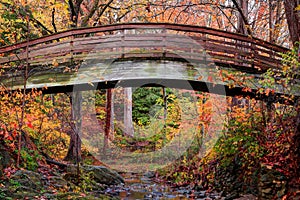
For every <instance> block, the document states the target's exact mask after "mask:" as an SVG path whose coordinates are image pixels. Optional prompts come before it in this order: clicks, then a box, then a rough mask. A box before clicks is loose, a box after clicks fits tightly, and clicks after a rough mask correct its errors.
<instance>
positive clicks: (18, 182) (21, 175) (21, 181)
mask: <svg viewBox="0 0 300 200" xmlns="http://www.w3.org/2000/svg"><path fill="white" fill-rule="evenodd" d="M41 180H42V176H41V175H40V174H38V173H36V172H33V171H29V170H18V171H17V172H16V173H15V174H13V175H12V176H11V177H10V184H11V185H15V186H26V187H29V188H31V189H34V190H40V189H42V187H43V184H42V182H41Z"/></svg>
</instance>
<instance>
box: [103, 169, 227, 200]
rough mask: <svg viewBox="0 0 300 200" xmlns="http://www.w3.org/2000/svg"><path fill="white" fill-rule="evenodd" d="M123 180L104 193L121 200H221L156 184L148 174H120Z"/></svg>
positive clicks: (217, 196) (202, 192)
mask: <svg viewBox="0 0 300 200" xmlns="http://www.w3.org/2000/svg"><path fill="white" fill-rule="evenodd" d="M122 176H123V177H124V179H125V184H122V185H118V186H114V187H110V188H107V189H106V191H105V193H106V194H109V195H112V196H115V197H119V198H120V199H122V200H137V199H159V200H165V199H168V200H169V199H174V200H187V199H199V200H201V199H203V200H204V199H205V200H212V199H222V198H221V194H219V193H215V192H212V193H207V192H206V191H205V190H203V191H194V190H193V189H192V188H191V187H179V188H173V187H171V186H170V185H166V184H162V183H157V182H155V181H154V179H153V178H152V177H149V174H147V173H146V174H143V175H141V174H134V173H125V174H122Z"/></svg>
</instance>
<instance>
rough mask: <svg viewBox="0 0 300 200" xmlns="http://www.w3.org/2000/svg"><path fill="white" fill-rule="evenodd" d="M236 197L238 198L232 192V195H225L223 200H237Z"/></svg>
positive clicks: (236, 194)
mask: <svg viewBox="0 0 300 200" xmlns="http://www.w3.org/2000/svg"><path fill="white" fill-rule="evenodd" d="M238 197H239V194H238V193H235V192H233V193H231V194H229V195H227V196H226V197H225V200H233V199H236V198H238Z"/></svg>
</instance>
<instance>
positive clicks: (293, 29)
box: [284, 0, 300, 45]
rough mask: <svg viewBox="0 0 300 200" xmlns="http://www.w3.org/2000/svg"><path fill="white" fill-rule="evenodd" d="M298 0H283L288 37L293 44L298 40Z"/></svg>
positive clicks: (299, 18)
mask: <svg viewBox="0 0 300 200" xmlns="http://www.w3.org/2000/svg"><path fill="white" fill-rule="evenodd" d="M299 6H300V2H299V1H298V0H284V8H285V15H286V19H287V23H288V27H289V33H290V38H291V41H292V43H293V45H295V43H296V42H299V41H300V8H299Z"/></svg>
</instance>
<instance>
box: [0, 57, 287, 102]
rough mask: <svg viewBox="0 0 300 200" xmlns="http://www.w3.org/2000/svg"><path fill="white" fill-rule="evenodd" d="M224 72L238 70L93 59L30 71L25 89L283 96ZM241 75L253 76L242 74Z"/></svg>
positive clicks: (18, 82)
mask: <svg viewBox="0 0 300 200" xmlns="http://www.w3.org/2000/svg"><path fill="white" fill-rule="evenodd" d="M34 69H37V68H34ZM225 72H226V73H227V74H230V73H233V74H234V73H237V72H238V71H237V70H235V69H233V68H224V67H220V66H217V65H216V64H215V63H211V62H206V63H205V62H201V63H200V62H198V63H197V62H188V61H186V60H175V59H167V60H161V59H153V58H151V59H147V58H144V59H132V60H130V59H127V60H106V61H103V60H102V61H99V60H98V61H96V60H93V61H88V62H82V63H81V64H80V65H76V66H75V67H74V66H73V67H70V66H66V65H60V66H57V67H56V68H53V67H50V68H46V69H43V70H40V71H34V70H32V71H31V72H30V76H29V78H28V80H27V85H26V88H27V90H31V89H32V88H36V89H38V90H42V91H43V93H68V92H73V91H86V90H98V89H108V88H117V87H169V88H178V89H186V90H195V91H203V92H208V93H213V94H219V95H225V96H235V95H242V96H249V97H250V98H258V99H267V100H270V99H271V101H274V100H275V99H279V98H276V96H279V95H280V94H281V93H282V92H280V91H277V92H276V93H275V95H274V96H264V95H260V96H257V94H256V92H257V86H258V85H259V84H258V82H259V79H260V78H259V76H256V77H252V78H251V79H249V81H244V82H243V85H232V83H231V82H230V81H224V80H223V78H224V77H223V76H224V73H225ZM238 73H239V75H241V73H240V72H238ZM243 76H245V77H247V76H248V77H249V76H253V75H251V74H246V73H243ZM240 78H241V77H240ZM245 80H247V79H245ZM0 82H1V79H0ZM2 84H4V85H5V86H7V87H10V88H12V89H19V88H23V87H24V86H23V84H24V78H23V76H22V75H18V76H14V77H10V78H8V77H6V78H5V79H3V80H2ZM245 88H248V89H245Z"/></svg>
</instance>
